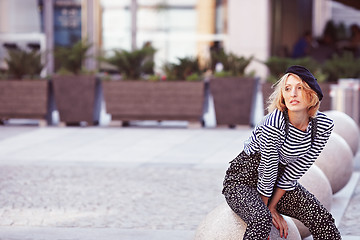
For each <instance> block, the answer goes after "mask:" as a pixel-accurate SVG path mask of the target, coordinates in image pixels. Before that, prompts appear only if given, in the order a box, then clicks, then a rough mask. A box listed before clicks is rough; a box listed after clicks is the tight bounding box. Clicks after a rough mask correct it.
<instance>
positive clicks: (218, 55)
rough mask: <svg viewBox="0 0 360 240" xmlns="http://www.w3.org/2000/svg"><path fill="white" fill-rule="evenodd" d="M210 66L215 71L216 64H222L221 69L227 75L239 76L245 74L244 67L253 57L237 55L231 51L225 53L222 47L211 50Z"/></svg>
mask: <svg viewBox="0 0 360 240" xmlns="http://www.w3.org/2000/svg"><path fill="white" fill-rule="evenodd" d="M210 55H211V60H210V68H211V70H212V71H213V72H214V73H215V72H216V69H215V68H216V64H218V63H221V64H222V65H223V69H222V71H223V72H224V73H226V74H227V73H228V74H229V76H236V77H241V76H244V75H245V69H246V67H247V66H248V65H249V64H250V63H251V61H252V60H253V57H249V58H245V57H239V56H237V55H236V54H233V53H229V54H227V53H225V51H224V50H223V49H221V50H218V51H213V52H211V54H210Z"/></svg>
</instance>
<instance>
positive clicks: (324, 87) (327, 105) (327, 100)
mask: <svg viewBox="0 0 360 240" xmlns="http://www.w3.org/2000/svg"><path fill="white" fill-rule="evenodd" d="M331 84H333V83H319V85H320V88H321V91H322V93H323V95H324V97H323V99H322V100H321V104H320V109H319V110H320V111H321V112H324V111H328V110H331V96H330V90H331V88H330V85H331Z"/></svg>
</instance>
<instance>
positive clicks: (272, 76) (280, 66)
mask: <svg viewBox="0 0 360 240" xmlns="http://www.w3.org/2000/svg"><path fill="white" fill-rule="evenodd" d="M263 63H264V64H265V65H266V66H267V67H268V69H269V76H268V78H267V81H268V82H271V83H275V82H276V81H278V80H279V78H280V77H281V76H282V75H283V74H284V73H285V71H286V69H287V68H288V67H290V66H292V65H301V66H304V67H306V68H307V69H309V71H310V72H312V73H313V74H314V76H315V77H316V78H317V79H318V81H319V82H321V81H325V79H326V75H324V74H323V73H322V72H321V65H320V64H319V63H318V62H316V61H315V60H314V59H312V58H310V57H305V58H296V59H294V58H285V57H277V56H273V57H270V58H269V59H268V60H267V61H266V62H263Z"/></svg>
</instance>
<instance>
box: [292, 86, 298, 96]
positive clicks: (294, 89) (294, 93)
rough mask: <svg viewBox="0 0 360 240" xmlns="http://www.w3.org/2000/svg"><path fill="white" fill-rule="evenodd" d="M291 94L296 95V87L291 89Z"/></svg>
mask: <svg viewBox="0 0 360 240" xmlns="http://www.w3.org/2000/svg"><path fill="white" fill-rule="evenodd" d="M291 96H297V89H296V88H293V89H291Z"/></svg>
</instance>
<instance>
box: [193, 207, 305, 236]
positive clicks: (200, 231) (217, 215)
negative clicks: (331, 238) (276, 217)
mask: <svg viewBox="0 0 360 240" xmlns="http://www.w3.org/2000/svg"><path fill="white" fill-rule="evenodd" d="M283 217H284V219H285V221H286V222H287V224H288V228H289V230H288V232H289V234H288V237H287V239H291V240H301V236H300V233H299V231H298V230H297V227H296V225H295V223H294V222H293V221H292V220H291V218H290V217H287V216H283ZM245 230H246V223H245V222H244V221H243V220H242V219H241V218H240V217H239V216H238V215H236V214H235V213H234V212H233V211H232V210H231V208H230V207H229V206H228V204H227V203H223V204H221V205H219V206H218V207H216V208H215V209H214V210H212V211H211V212H210V213H209V214H208V215H207V216H206V217H205V219H204V220H203V221H202V222H201V223H200V225H199V226H198V228H197V230H196V233H195V240H239V239H242V238H243V237H244V233H245ZM270 239H271V240H276V239H284V238H280V233H279V230H277V229H276V228H275V227H274V226H272V228H271V232H270Z"/></svg>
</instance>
